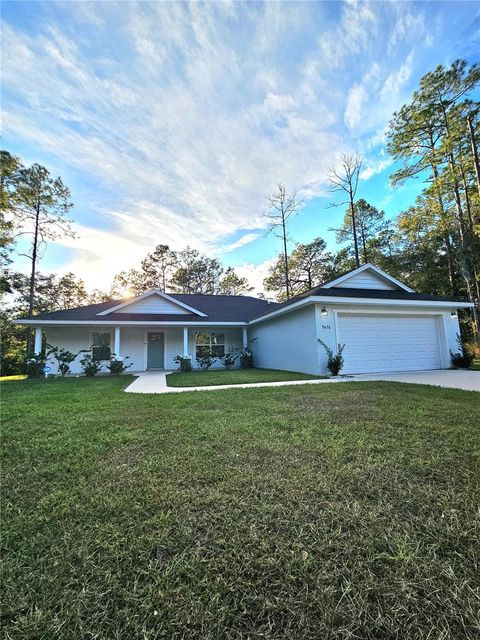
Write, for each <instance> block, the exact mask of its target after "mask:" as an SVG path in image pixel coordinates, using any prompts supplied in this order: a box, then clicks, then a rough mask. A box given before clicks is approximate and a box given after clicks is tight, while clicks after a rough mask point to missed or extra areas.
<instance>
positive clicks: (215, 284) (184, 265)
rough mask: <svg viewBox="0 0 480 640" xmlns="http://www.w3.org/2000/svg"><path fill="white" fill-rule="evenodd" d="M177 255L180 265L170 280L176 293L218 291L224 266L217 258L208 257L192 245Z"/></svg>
mask: <svg viewBox="0 0 480 640" xmlns="http://www.w3.org/2000/svg"><path fill="white" fill-rule="evenodd" d="M177 256H178V263H179V264H180V266H179V267H178V268H177V270H176V271H175V273H174V274H173V276H172V278H171V281H170V285H171V287H172V288H173V290H174V292H175V293H199V294H203V295H206V294H214V293H217V292H218V289H219V286H220V279H221V277H222V275H223V267H222V265H221V264H220V262H219V261H218V260H217V259H216V258H208V257H207V256H204V255H202V254H201V253H200V252H199V251H197V250H196V249H192V248H190V247H187V248H186V249H184V250H183V251H180V252H179V253H178V254H177Z"/></svg>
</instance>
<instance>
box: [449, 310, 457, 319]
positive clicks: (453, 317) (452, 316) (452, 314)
mask: <svg viewBox="0 0 480 640" xmlns="http://www.w3.org/2000/svg"><path fill="white" fill-rule="evenodd" d="M450 317H451V318H452V320H454V319H455V318H458V313H457V310H456V309H455V310H454V311H452V313H451V314H450Z"/></svg>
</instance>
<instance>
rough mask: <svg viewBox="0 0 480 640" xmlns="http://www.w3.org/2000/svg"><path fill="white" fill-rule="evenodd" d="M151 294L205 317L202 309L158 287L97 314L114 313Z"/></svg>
mask: <svg viewBox="0 0 480 640" xmlns="http://www.w3.org/2000/svg"><path fill="white" fill-rule="evenodd" d="M152 295H157V296H159V297H161V298H164V299H165V300H168V301H169V302H171V303H172V304H174V305H176V306H177V307H181V308H182V309H185V310H187V311H190V312H191V313H193V314H195V315H197V316H200V317H202V318H206V317H207V314H206V313H203V312H202V311H199V310H198V309H194V308H193V307H191V306H190V305H188V304H186V303H185V302H182V301H181V300H178V299H177V298H174V297H173V296H171V295H169V294H168V293H165V292H164V291H160V289H149V290H148V291H145V293H142V294H141V295H139V296H136V297H134V298H126V299H125V300H123V301H122V302H121V303H120V304H116V305H114V306H113V307H109V308H108V309H106V310H105V311H101V312H100V313H98V314H97V315H99V316H106V315H108V314H109V313H114V312H116V311H120V309H124V308H125V307H129V306H131V305H133V304H135V303H136V302H139V301H140V300H144V299H145V298H149V297H150V296H152Z"/></svg>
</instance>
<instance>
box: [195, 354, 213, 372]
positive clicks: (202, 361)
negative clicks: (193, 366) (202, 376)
mask: <svg viewBox="0 0 480 640" xmlns="http://www.w3.org/2000/svg"><path fill="white" fill-rule="evenodd" d="M195 360H196V361H197V364H198V366H199V367H200V369H203V370H204V371H208V370H209V369H210V367H211V366H212V364H213V363H214V362H215V360H216V358H215V356H214V355H213V353H212V352H211V350H210V349H208V350H207V349H202V351H201V352H200V355H198V356H197V357H196V358H195Z"/></svg>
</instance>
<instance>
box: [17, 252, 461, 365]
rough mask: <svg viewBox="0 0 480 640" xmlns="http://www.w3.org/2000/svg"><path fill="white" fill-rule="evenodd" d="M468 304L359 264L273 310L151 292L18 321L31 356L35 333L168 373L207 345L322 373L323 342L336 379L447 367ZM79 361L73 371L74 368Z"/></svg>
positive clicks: (236, 300) (253, 303) (264, 304)
mask: <svg viewBox="0 0 480 640" xmlns="http://www.w3.org/2000/svg"><path fill="white" fill-rule="evenodd" d="M472 306H473V305H472V303H470V302H465V301H461V300H453V299H450V298H445V297H440V296H432V295H424V294H422V293H415V292H414V291H413V290H412V289H410V288H409V287H407V286H406V285H405V284H403V283H402V282H399V281H398V280H396V279H395V278H393V277H392V276H390V275H389V274H387V273H385V272H384V271H382V270H381V269H379V268H378V267H375V266H374V265H372V264H365V265H363V266H361V267H359V268H357V269H354V270H352V271H350V272H348V273H346V274H344V275H342V276H341V277H339V278H336V279H334V280H332V281H330V282H327V283H325V284H322V285H320V286H318V287H315V288H313V289H311V290H310V291H307V292H306V293H304V294H302V295H300V296H296V297H294V298H291V299H289V300H287V301H286V302H283V303H281V304H278V303H274V302H269V301H267V300H261V299H258V298H254V297H251V296H224V295H193V294H192V295H190V294H177V293H164V292H162V291H158V290H152V291H148V292H147V293H144V294H143V295H141V296H138V297H136V298H129V299H123V300H112V301H109V302H102V303H100V304H93V305H88V306H85V307H79V308H76V309H67V310H64V311H54V312H52V313H42V314H40V315H37V316H32V317H28V318H22V319H20V320H18V321H17V322H19V323H21V324H25V325H30V326H33V327H35V328H36V333H35V350H36V352H37V353H38V352H39V351H40V350H41V345H42V332H44V333H45V334H46V339H47V342H48V344H50V345H53V346H58V347H63V348H65V349H68V350H69V351H73V352H75V353H76V352H78V351H80V350H81V349H87V350H91V351H92V354H93V356H94V357H95V358H96V359H98V360H100V361H102V360H106V359H107V358H108V357H109V354H110V352H113V353H115V354H116V355H117V356H119V357H123V358H124V357H125V356H128V357H129V362H132V363H133V366H132V367H131V368H130V371H145V370H148V369H174V368H176V364H175V363H174V358H175V356H177V355H187V354H188V355H190V356H191V358H192V361H193V365H194V366H195V357H196V355H198V354H199V353H201V351H202V350H204V349H205V348H206V347H208V348H210V349H211V350H212V352H213V354H214V355H215V356H217V357H218V358H221V357H222V356H223V355H224V353H225V351H226V350H227V349H228V348H229V347H239V348H241V347H249V348H252V350H253V352H254V363H255V366H257V367H262V368H271V369H287V370H290V371H302V372H305V373H311V374H324V373H327V368H326V362H327V356H326V353H325V349H324V347H323V346H322V344H321V343H320V342H319V340H322V341H323V342H324V343H325V344H327V345H328V346H329V347H330V348H331V349H332V350H333V351H335V350H336V345H338V344H344V345H345V349H344V352H343V355H344V360H345V364H344V368H343V373H366V372H386V371H411V370H428V369H446V368H448V367H450V351H454V352H456V351H458V345H457V335H458V334H459V324H458V317H457V309H459V308H469V307H472ZM80 357H81V356H79V357H77V359H76V361H75V362H74V363H73V364H72V366H71V369H72V373H79V372H80V370H81V367H80V363H79V360H80ZM237 364H238V362H237ZM214 366H217V367H221V366H222V364H221V362H220V361H219V360H218V361H217V362H216V363H215V365H214ZM53 373H55V370H54V369H53Z"/></svg>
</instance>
